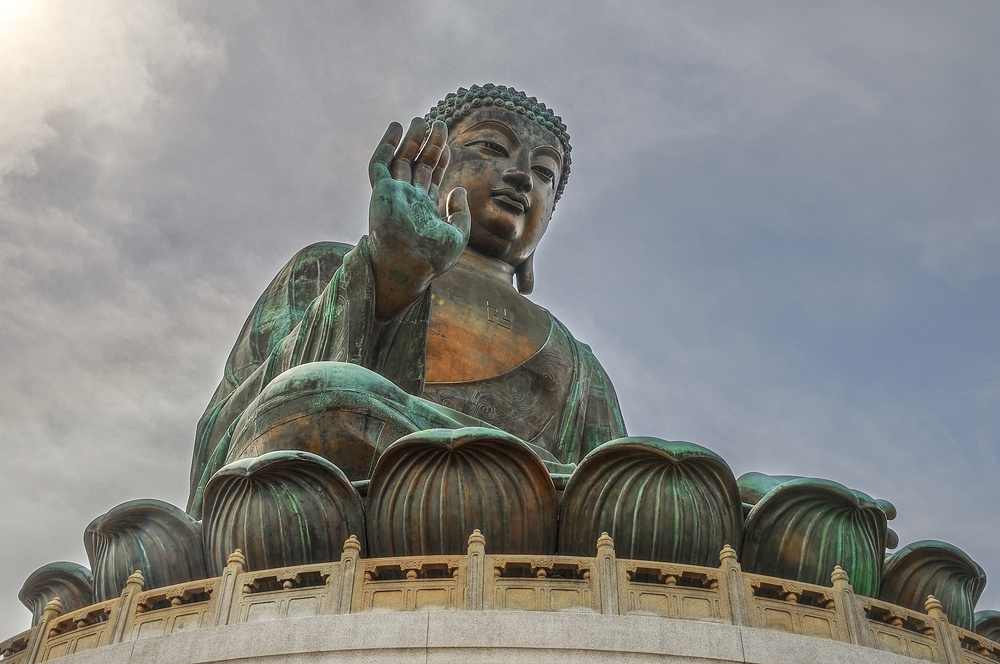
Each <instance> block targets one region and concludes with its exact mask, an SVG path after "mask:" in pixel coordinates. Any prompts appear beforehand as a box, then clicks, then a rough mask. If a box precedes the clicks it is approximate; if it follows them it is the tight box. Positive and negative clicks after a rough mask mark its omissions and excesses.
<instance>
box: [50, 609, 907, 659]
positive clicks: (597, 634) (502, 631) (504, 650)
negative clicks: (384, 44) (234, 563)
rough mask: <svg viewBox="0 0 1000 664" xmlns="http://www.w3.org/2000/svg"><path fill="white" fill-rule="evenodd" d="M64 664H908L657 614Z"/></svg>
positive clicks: (494, 615)
mask: <svg viewBox="0 0 1000 664" xmlns="http://www.w3.org/2000/svg"><path fill="white" fill-rule="evenodd" d="M59 661H60V662H61V664H154V663H155V664H195V663H198V664H202V663H204V664H208V663H210V662H226V663H227V664H243V663H249V662H255V663H259V662H265V661H266V662H281V663H282V664H307V663H308V664H320V663H324V662H337V663H338V664H348V663H350V664H353V663H355V662H357V663H359V664H361V663H363V664H380V663H382V662H386V663H390V662H391V663H392V664H409V663H410V662H413V663H414V664H416V663H417V662H419V663H420V664H429V663H442V664H443V663H445V662H456V663H459V662H460V663H461V664H487V663H494V662H496V663H504V664H507V663H515V662H526V663H530V664H539V663H540V662H545V663H546V664H561V663H563V662H565V663H566V664H569V663H573V664H587V663H589V662H594V663H595V664H596V663H598V662H600V663H602V664H604V663H607V662H628V663H629V664H639V663H645V662H658V663H660V664H664V663H673V662H685V663H691V662H698V663H701V664H709V663H712V662H720V663H722V662H725V663H734V662H745V663H754V664H765V663H766V664H819V663H822V664H913V663H914V662H917V661H920V660H914V659H911V658H909V657H903V656H900V655H895V654H892V653H887V652H882V651H879V650H873V649H871V648H864V647H861V646H853V645H850V644H846V643H840V642H837V641H831V640H826V639H819V638H812V637H807V636H798V635H795V634H787V633H784V632H777V631H773V630H761V629H754V628H749V627H736V626H733V625H728V624H720V623H713V622H697V621H691V620H675V619H669V618H659V617H653V616H636V615H632V616H604V615H596V614H587V613H548V612H529V611H427V612H386V613H362V614H349V615H330V616H317V617H311V618H293V619H287V620H275V621H270V622H261V623H254V624H237V625H225V626H221V627H209V628H204V629H198V630H193V631H190V632H181V633H174V634H170V635H168V636H160V637H154V638H149V639H140V640H138V641H132V642H127V643H120V644H116V645H111V646H106V647H103V648H99V649H96V650H90V651H86V652H81V653H77V654H74V655H67V656H65V657H62V658H60V660H59Z"/></svg>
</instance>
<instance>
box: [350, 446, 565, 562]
mask: <svg viewBox="0 0 1000 664" xmlns="http://www.w3.org/2000/svg"><path fill="white" fill-rule="evenodd" d="M556 510H557V500H556V490H555V486H554V485H553V484H552V479H551V478H550V477H549V473H548V470H547V469H546V468H545V465H544V464H543V463H542V461H541V459H539V458H538V456H537V455H536V454H535V453H534V452H533V451H532V450H531V448H530V447H528V445H526V444H525V443H524V442H523V441H521V440H519V439H517V438H515V437H514V436H512V435H510V434H507V433H504V432H502V431H497V430H491V429H482V428H464V429H457V430H454V431H452V430H447V429H436V430H434V429H432V430H429V431H421V432H419V433H415V434H412V435H410V436H406V437H405V438H402V439H400V440H399V441H397V442H396V443H395V444H393V445H392V446H391V447H390V448H389V449H388V450H386V451H385V453H384V454H383V455H382V456H381V457H380V458H379V461H378V465H377V466H376V467H375V473H374V475H373V476H372V482H371V486H370V487H369V490H368V510H367V513H368V519H369V529H368V540H369V545H370V546H369V548H370V550H371V552H372V555H375V556H415V555H416V556H427V555H440V554H458V553H461V552H463V551H465V549H466V547H467V542H468V533H470V532H471V531H473V530H474V529H478V530H480V531H482V533H483V535H485V536H486V538H487V541H489V542H491V543H492V545H493V546H495V547H496V548H495V549H493V550H494V551H497V552H505V553H521V554H524V553H534V554H552V553H555V548H556V546H555V545H556Z"/></svg>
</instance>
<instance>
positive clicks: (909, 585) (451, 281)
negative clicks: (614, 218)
mask: <svg viewBox="0 0 1000 664" xmlns="http://www.w3.org/2000/svg"><path fill="white" fill-rule="evenodd" d="M569 171H570V144H569V135H568V134H567V132H566V127H565V126H564V125H563V123H562V121H561V120H560V119H559V118H558V117H557V116H556V115H554V114H553V113H552V111H551V110H549V109H548V108H546V106H545V105H544V104H541V103H539V102H538V101H537V100H536V99H535V98H533V97H528V96H526V95H525V94H524V93H522V92H518V91H516V90H514V89H512V88H507V87H504V86H494V85H492V84H489V85H484V86H482V87H480V86H473V87H471V88H470V89H459V90H458V92H456V93H453V94H450V95H448V96H447V97H445V99H444V100H443V101H441V102H440V103H439V104H438V105H437V106H435V107H434V108H432V109H431V111H430V113H428V114H427V116H426V117H424V118H422V119H415V120H413V121H412V122H411V123H410V126H409V128H408V129H407V130H406V131H405V132H404V131H403V129H402V127H401V126H400V125H398V124H396V123H393V124H391V125H390V126H389V128H388V129H387V130H386V132H385V135H384V136H383V137H382V140H381V142H380V143H379V144H378V146H377V147H376V148H375V153H374V155H373V156H372V159H371V163H370V167H369V176H370V179H371V186H372V195H371V203H370V205H369V214H368V224H369V226H368V234H367V235H365V236H364V237H362V238H361V239H360V240H359V241H358V242H357V244H356V245H349V244H339V243H332V242H323V243H319V244H314V245H312V246H310V247H307V248H305V249H303V250H302V251H300V252H299V253H298V254H297V255H295V256H294V257H293V258H292V259H291V260H290V261H289V262H288V264H286V265H285V267H284V268H282V270H281V271H280V272H279V273H278V275H277V276H276V277H275V278H274V279H273V280H272V281H271V283H270V285H269V286H268V287H267V289H266V290H265V291H264V293H263V294H262V295H261V296H260V299H259V300H258V301H257V303H256V305H255V306H254V308H253V310H252V311H251V312H250V315H249V317H248V318H247V321H246V324H245V325H244V326H243V330H242V331H241V332H240V334H239V336H238V337H237V339H236V343H235V345H234V347H233V350H232V352H231V354H230V356H229V359H228V360H227V362H226V365H225V371H224V374H223V378H222V382H221V383H220V384H219V387H218V389H217V390H216V392H215V395H214V396H213V397H212V399H211V402H210V403H209V405H208V408H207V409H206V411H205V414H204V415H203V416H202V418H201V420H200V421H199V423H198V427H197V436H196V442H195V449H194V458H193V462H192V466H191V494H190V499H189V503H188V507H187V510H186V511H182V510H180V509H178V508H176V507H173V506H171V505H168V504H166V503H163V502H161V501H155V500H139V501H131V502H128V503H124V504H123V505H120V506H118V507H116V508H114V509H112V510H111V511H109V512H108V513H107V514H104V515H102V516H100V517H98V518H97V519H95V520H94V521H93V522H92V523H91V524H90V525H89V526H88V528H87V529H86V532H85V536H84V541H85V544H86V546H87V551H88V555H89V557H90V564H91V569H92V570H93V572H92V576H91V571H89V570H86V569H85V568H82V567H79V566H76V567H73V568H72V569H69V568H68V567H66V566H67V565H70V564H69V563H55V564H53V565H50V566H44V567H42V568H40V569H39V570H38V571H37V572H36V573H35V574H33V575H32V577H29V579H28V581H27V582H26V583H25V588H24V589H23V590H22V601H25V603H26V604H28V605H29V606H30V607H33V610H34V611H35V612H36V614H39V615H40V612H41V611H42V610H43V608H44V606H45V602H46V601H48V599H51V596H53V595H54V594H55V593H56V592H61V593H62V594H63V596H64V597H66V596H69V593H68V591H67V590H66V589H67V588H69V589H73V593H74V594H73V596H74V597H77V596H78V597H79V598H80V600H79V602H83V603H85V602H86V601H92V602H100V601H103V600H105V599H109V598H111V597H114V596H116V595H117V594H118V593H120V592H121V590H122V588H123V587H124V586H125V583H126V579H127V578H128V576H129V574H131V573H132V571H133V570H135V569H141V570H142V573H143V575H144V577H145V579H146V584H147V586H146V587H147V588H156V587H162V586H166V585H170V584H175V583H181V582H184V581H188V580H192V579H198V578H204V577H206V576H218V575H219V574H221V572H222V568H223V565H224V564H225V560H226V557H227V556H228V555H229V554H230V553H231V552H233V551H234V550H235V549H237V548H239V549H241V550H242V551H243V553H244V554H245V556H246V564H247V566H248V568H249V569H252V570H262V569H272V568H278V567H286V566H292V565H300V564H305V563H314V562H325V561H331V560H336V559H339V557H340V554H341V552H342V551H343V547H344V546H345V544H344V542H345V540H347V539H348V538H349V537H352V536H353V537H356V538H357V540H356V544H353V546H356V547H357V548H359V549H360V550H361V553H362V555H366V556H369V557H391V556H413V555H430V554H448V555H451V554H459V553H463V552H464V551H465V550H466V546H467V542H468V538H469V535H470V534H472V533H473V531H474V530H476V529H478V530H480V531H481V532H482V534H483V535H484V536H485V541H486V547H487V551H489V552H491V553H500V554H504V553H509V554H540V555H546V556H551V555H553V554H558V555H569V556H588V557H589V556H593V555H594V550H595V546H596V543H597V541H598V538H599V537H600V536H601V534H602V532H607V533H609V534H610V536H611V538H612V539H613V541H614V548H615V551H616V554H617V556H618V557H620V558H631V559H637V560H652V561H661V562H669V563H682V564H688V565H701V566H712V567H717V566H718V565H719V555H720V551H722V550H723V548H724V547H725V546H727V545H729V546H731V547H732V549H733V552H734V553H735V554H737V555H739V560H740V564H741V565H742V567H743V570H744V571H748V572H754V573H758V574H765V575H771V576H779V577H782V578H786V579H795V580H798V581H802V582H807V583H815V584H824V585H830V583H831V581H830V579H831V572H832V571H833V569H834V567H835V565H840V566H841V567H842V568H843V569H844V570H846V572H847V573H848V574H849V575H850V580H851V583H852V585H853V587H854V589H855V591H856V592H858V593H860V594H863V595H868V596H871V597H879V596H881V597H882V598H883V599H886V600H887V601H890V602H894V603H898V604H904V605H907V606H914V607H916V608H920V609H922V607H923V605H922V602H923V600H924V598H925V597H926V595H927V594H928V593H933V594H934V595H935V596H936V597H938V598H939V599H941V600H942V602H943V603H944V604H945V605H946V612H947V613H948V615H949V616H953V617H958V618H959V619H960V622H961V624H963V625H968V626H969V627H970V628H971V625H972V620H973V618H972V615H973V614H972V609H973V605H974V604H975V601H976V599H978V596H979V593H981V592H982V585H983V584H984V583H985V576H984V575H983V573H982V569H981V568H979V566H978V565H976V564H975V563H974V562H973V561H971V559H969V558H968V556H966V555H965V554H964V553H962V552H961V551H960V550H958V549H956V548H955V547H951V546H950V545H946V544H943V543H940V542H918V543H915V544H911V545H909V546H907V547H904V548H903V549H902V550H900V551H899V552H898V553H896V554H895V555H893V556H892V557H890V558H889V559H888V560H887V559H886V548H887V546H888V548H894V547H895V546H896V544H897V542H896V541H895V540H896V537H895V534H894V533H893V532H892V531H891V530H889V529H888V527H887V520H888V519H890V518H892V517H893V516H894V515H895V508H893V507H892V505H891V504H889V503H888V502H886V501H876V500H874V499H872V498H871V497H869V496H867V495H866V494H864V493H861V492H859V491H855V490H852V489H849V488H847V487H844V486H842V485H840V484H837V483H836V482H830V481H827V480H818V479H809V478H797V477H790V476H780V477H778V476H774V477H772V476H766V475H761V474H759V473H748V474H746V475H744V476H743V477H741V478H740V480H739V481H737V479H736V478H735V477H734V475H733V472H732V470H730V468H729V466H728V465H727V464H726V462H725V461H724V460H723V459H722V458H721V457H719V456H718V455H717V454H715V453H714V452H712V451H710V450H708V449H706V448H704V447H701V446H699V445H695V444H693V443H685V442H671V441H665V440H660V439H656V438H636V437H631V438H629V437H625V425H624V423H623V422H622V417H621V412H620V410H619V406H618V400H617V397H616V396H615V392H614V389H613V387H612V385H611V381H610V380H609V378H608V375H607V374H606V373H605V371H604V369H603V368H602V367H601V365H600V364H599V363H598V362H597V359H596V358H595V357H594V355H593V354H592V353H591V351H590V349H589V348H588V347H587V346H585V345H584V344H582V343H580V342H578V341H577V340H576V339H574V338H573V336H572V335H571V334H570V332H569V331H568V330H567V329H566V328H565V326H563V325H562V324H561V323H560V322H559V321H558V320H556V319H555V318H554V317H553V316H552V315H551V314H550V313H549V312H548V311H546V310H545V309H543V308H542V307H540V306H538V305H537V304H534V303H533V302H531V301H530V300H528V299H527V298H526V297H525V296H526V295H528V294H529V293H530V292H531V289H532V284H533V280H534V277H533V270H532V264H533V257H534V254H535V249H536V248H537V247H538V243H539V241H540V240H541V238H542V236H543V235H544V233H545V230H546V228H547V227H548V224H549V220H550V218H551V216H552V212H553V209H554V208H555V205H556V202H557V201H558V200H559V198H560V197H561V196H562V194H563V192H564V190H565V187H566V182H567V180H568V177H569ZM515 284H516V287H515ZM353 541H354V540H352V542H353ZM726 555H732V554H731V553H727V554H726ZM57 588H62V590H58V591H57ZM79 602H78V603H79ZM918 605H919V606H918ZM956 624H958V623H956Z"/></svg>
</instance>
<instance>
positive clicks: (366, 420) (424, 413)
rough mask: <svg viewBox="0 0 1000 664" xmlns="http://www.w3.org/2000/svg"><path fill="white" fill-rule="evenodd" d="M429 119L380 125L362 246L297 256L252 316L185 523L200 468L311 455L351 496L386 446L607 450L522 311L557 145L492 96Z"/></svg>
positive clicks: (596, 367) (614, 416)
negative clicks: (444, 431)
mask: <svg viewBox="0 0 1000 664" xmlns="http://www.w3.org/2000/svg"><path fill="white" fill-rule="evenodd" d="M459 97H461V99H459ZM466 102H467V103H466ZM431 115H432V116H434V117H435V118H437V117H438V116H440V120H435V121H434V122H431V123H428V122H426V121H425V120H422V119H419V118H418V119H414V121H413V122H411V124H410V127H409V128H408V129H407V130H406V132H404V131H403V129H402V127H401V126H399V125H398V124H395V123H393V124H392V125H391V126H390V127H389V129H388V130H387V131H386V134H385V136H384V137H383V139H382V141H381V142H380V144H379V145H378V147H377V148H376V150H375V154H374V155H373V157H372V160H371V165H370V170H369V175H370V179H371V183H372V198H371V203H370V206H369V233H368V235H366V236H365V237H363V238H362V239H361V240H360V242H359V243H358V245H357V246H356V247H354V248H353V249H350V250H345V247H344V245H338V244H330V243H328V244H325V245H314V246H312V247H309V248H307V249H306V250H304V252H303V255H302V256H299V257H296V258H294V259H293V260H292V261H291V262H290V263H289V264H288V265H287V266H286V267H285V268H284V269H283V270H282V272H281V273H280V274H279V276H278V277H276V278H275V280H274V281H272V284H271V285H270V286H269V287H268V290H267V291H265V293H264V294H263V295H262V296H261V298H260V299H259V300H258V303H257V305H256V306H255V309H254V312H252V313H251V315H250V317H249V318H248V320H247V324H246V325H245V326H244V329H243V331H242V332H241V334H240V337H239V338H238V339H237V342H236V344H235V346H234V349H233V352H232V353H231V354H230V359H229V362H228V363H227V368H226V371H225V377H224V379H223V381H222V383H221V384H220V386H219V389H218V390H217V392H216V394H215V396H214V397H213V400H212V403H211V404H210V405H209V408H208V409H207V410H206V412H205V415H204V416H203V417H202V420H201V422H200V424H199V427H198V434H197V441H196V445H195V455H194V461H193V463H192V477H191V481H192V487H191V488H192V491H191V499H190V501H189V505H188V510H189V512H190V513H191V514H192V515H194V516H199V515H200V514H201V509H202V505H201V504H202V500H203V492H204V487H205V484H206V482H207V481H208V479H209V478H210V477H211V476H212V474H213V473H214V472H215V471H216V470H218V468H220V467H221V466H222V465H223V464H224V463H226V462H231V461H233V460H236V459H239V458H250V457H253V456H255V455H257V454H261V453H264V452H266V451H273V450H277V449H298V450H305V451H310V452H314V453H317V454H320V455H321V456H324V457H325V458H327V459H328V460H330V461H331V462H333V463H334V464H336V465H337V466H338V467H340V468H341V469H342V470H344V471H345V472H346V473H347V475H348V477H350V478H351V479H352V480H364V479H367V478H368V476H370V473H371V469H372V467H373V463H374V461H375V459H376V458H377V457H378V455H379V454H380V453H381V451H382V450H384V449H385V447H386V446H387V445H388V444H390V443H391V442H392V441H393V440H394V439H396V438H398V437H399V436H401V435H404V434H406V433H410V432H412V431H418V430H421V429H427V428H452V429H454V428H458V427H461V426H495V427H497V428H499V429H502V430H504V431H506V432H508V433H512V434H514V435H515V436H518V437H519V438H521V439H522V440H524V441H526V442H527V443H529V444H530V445H532V449H534V450H535V451H536V453H537V454H538V455H539V456H540V457H541V458H542V460H543V461H544V462H545V463H546V464H547V466H548V467H549V469H550V470H551V471H554V472H566V471H568V470H569V469H570V467H569V466H568V464H573V463H576V462H577V461H578V460H579V459H581V458H582V457H583V456H584V455H585V454H586V453H587V452H589V451H590V450H592V449H594V448H596V447H597V446H598V445H600V444H601V443H604V442H606V441H608V440H611V439H613V438H617V437H620V436H622V435H624V434H625V427H624V423H623V422H622V418H621V414H620V410H619V407H618V401H617V398H616V396H615V393H614V388H613V387H612V385H611V381H610V380H609V379H608V377H607V375H606V374H605V372H604V370H603V368H601V366H600V364H599V363H598V362H597V360H596V359H595V358H594V356H593V354H592V353H591V352H590V349H589V348H587V347H586V346H584V345H583V344H581V343H579V342H578V341H576V340H575V339H574V338H573V337H572V335H571V334H570V333H569V331H568V330H567V329H566V328H565V327H564V326H563V325H562V324H561V323H559V321H557V320H556V319H555V318H554V317H552V316H551V314H549V313H548V312H547V311H545V310H544V309H542V308H541V307H539V306H538V305H536V304H534V303H532V302H531V301H530V300H528V299H526V298H525V297H524V296H523V293H526V292H529V291H530V288H531V284H533V279H534V276H533V270H532V260H533V256H534V252H535V248H536V247H537V245H538V242H539V240H540V239H541V237H542V235H543V234H544V232H545V230H546V228H547V226H548V223H549V219H550V217H551V215H552V211H553V208H554V206H555V201H556V199H557V198H558V195H559V193H560V192H561V191H562V188H563V187H564V185H565V181H566V178H565V175H566V173H567V172H568V171H567V167H568V151H569V143H568V136H567V134H566V132H565V127H564V126H563V125H562V123H561V121H559V119H558V118H557V117H556V116H554V115H552V113H551V112H550V111H548V110H547V109H545V108H544V106H542V105H539V104H537V102H536V101H534V100H532V99H529V98H527V97H526V96H524V95H523V94H522V93H517V92H516V91H513V90H511V89H508V88H505V87H502V86H483V88H478V87H477V88H473V89H471V90H468V91H466V90H462V91H460V92H459V95H458V96H455V95H452V96H450V97H449V98H448V99H447V100H446V102H445V103H444V105H443V106H441V107H440V108H439V109H437V110H435V111H433V112H432V114H431ZM515 277H516V280H517V289H515V287H514V283H513V281H514V279H515ZM518 290H520V291H521V292H518ZM313 293H316V295H314V296H313V297H314V299H313V300H312V301H311V302H310V303H309V304H307V305H305V306H303V305H302V303H303V302H304V301H305V299H306V298H307V297H308V296H309V295H312V294H313ZM282 335H284V336H282ZM335 363H346V364H351V365H354V366H356V367H359V368H363V369H367V370H369V371H371V372H372V373H374V374H377V375H378V376H380V377H382V379H384V380H385V381H386V382H387V383H388V384H391V386H392V387H393V389H388V387H387V386H386V385H381V386H380V385H379V384H378V381H377V380H374V379H372V378H371V376H368V375H366V374H363V373H358V372H352V371H350V370H342V369H338V368H337V367H336V366H335ZM289 370H292V373H291V374H288V373H286V372H288V371H289ZM300 372H304V373H300ZM292 379H294V380H292ZM383 388H386V389H383ZM373 393H379V394H380V396H379V397H378V399H376V401H377V402H378V403H372V398H371V396H370V395H371V394H373ZM390 393H391V394H390Z"/></svg>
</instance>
